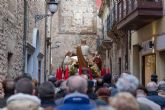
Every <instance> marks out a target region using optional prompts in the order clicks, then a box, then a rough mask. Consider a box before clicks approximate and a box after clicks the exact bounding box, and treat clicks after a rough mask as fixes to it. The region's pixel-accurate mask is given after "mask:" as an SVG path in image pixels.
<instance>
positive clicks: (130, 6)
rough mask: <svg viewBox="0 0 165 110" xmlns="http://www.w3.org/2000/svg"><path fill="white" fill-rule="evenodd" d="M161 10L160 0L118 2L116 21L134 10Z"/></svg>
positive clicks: (126, 0)
mask: <svg viewBox="0 0 165 110" xmlns="http://www.w3.org/2000/svg"><path fill="white" fill-rule="evenodd" d="M154 8H162V0H120V1H118V3H117V21H121V20H122V19H124V18H125V17H126V16H128V15H129V14H131V13H133V12H134V11H135V10H136V9H154Z"/></svg>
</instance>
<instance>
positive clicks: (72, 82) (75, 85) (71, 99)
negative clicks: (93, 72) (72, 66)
mask: <svg viewBox="0 0 165 110" xmlns="http://www.w3.org/2000/svg"><path fill="white" fill-rule="evenodd" d="M67 86H68V90H69V94H68V95H66V96H65V97H64V99H63V101H62V102H63V104H61V105H59V106H57V108H56V110H67V109H68V110H91V109H94V108H95V105H94V104H92V103H91V102H90V99H89V97H88V96H87V95H86V93H87V86H88V84H87V80H86V79H84V78H82V77H81V76H71V77H70V78H69V79H68V81H67Z"/></svg>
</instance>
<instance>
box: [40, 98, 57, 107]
mask: <svg viewBox="0 0 165 110" xmlns="http://www.w3.org/2000/svg"><path fill="white" fill-rule="evenodd" d="M55 106H56V104H55V101H54V99H41V107H43V108H46V107H53V108H54V107H55Z"/></svg>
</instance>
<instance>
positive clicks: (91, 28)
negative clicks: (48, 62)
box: [52, 0, 98, 70]
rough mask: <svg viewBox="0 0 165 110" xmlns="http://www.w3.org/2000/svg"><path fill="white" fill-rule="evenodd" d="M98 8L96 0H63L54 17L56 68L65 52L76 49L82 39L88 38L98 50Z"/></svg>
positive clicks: (54, 60) (93, 49) (53, 50)
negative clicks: (57, 43) (57, 45)
mask: <svg viewBox="0 0 165 110" xmlns="http://www.w3.org/2000/svg"><path fill="white" fill-rule="evenodd" d="M97 17H98V16H97V10H96V2H95V0H61V1H60V5H59V9H58V12H57V13H55V15H54V17H53V23H54V24H53V32H52V47H55V46H56V42H57V41H59V42H61V43H60V44H59V47H57V48H53V49H52V64H53V67H54V70H55V69H56V68H57V67H58V66H60V65H61V63H62V61H63V59H64V57H65V54H66V53H67V52H68V51H74V52H75V47H76V46H77V45H79V44H80V40H81V39H86V40H87V44H88V45H89V46H90V50H92V51H95V50H96V38H97V37H96V36H97Z"/></svg>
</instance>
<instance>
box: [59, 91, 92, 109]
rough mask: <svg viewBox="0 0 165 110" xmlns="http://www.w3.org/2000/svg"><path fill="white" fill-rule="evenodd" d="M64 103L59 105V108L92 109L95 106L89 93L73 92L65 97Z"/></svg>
mask: <svg viewBox="0 0 165 110" xmlns="http://www.w3.org/2000/svg"><path fill="white" fill-rule="evenodd" d="M63 102H64V103H63V104H62V105H59V106H57V110H91V109H94V108H95V106H94V105H92V104H90V100H89V98H88V96H87V95H83V94H80V93H72V94H70V95H67V96H66V97H65V98H64V101H63Z"/></svg>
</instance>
